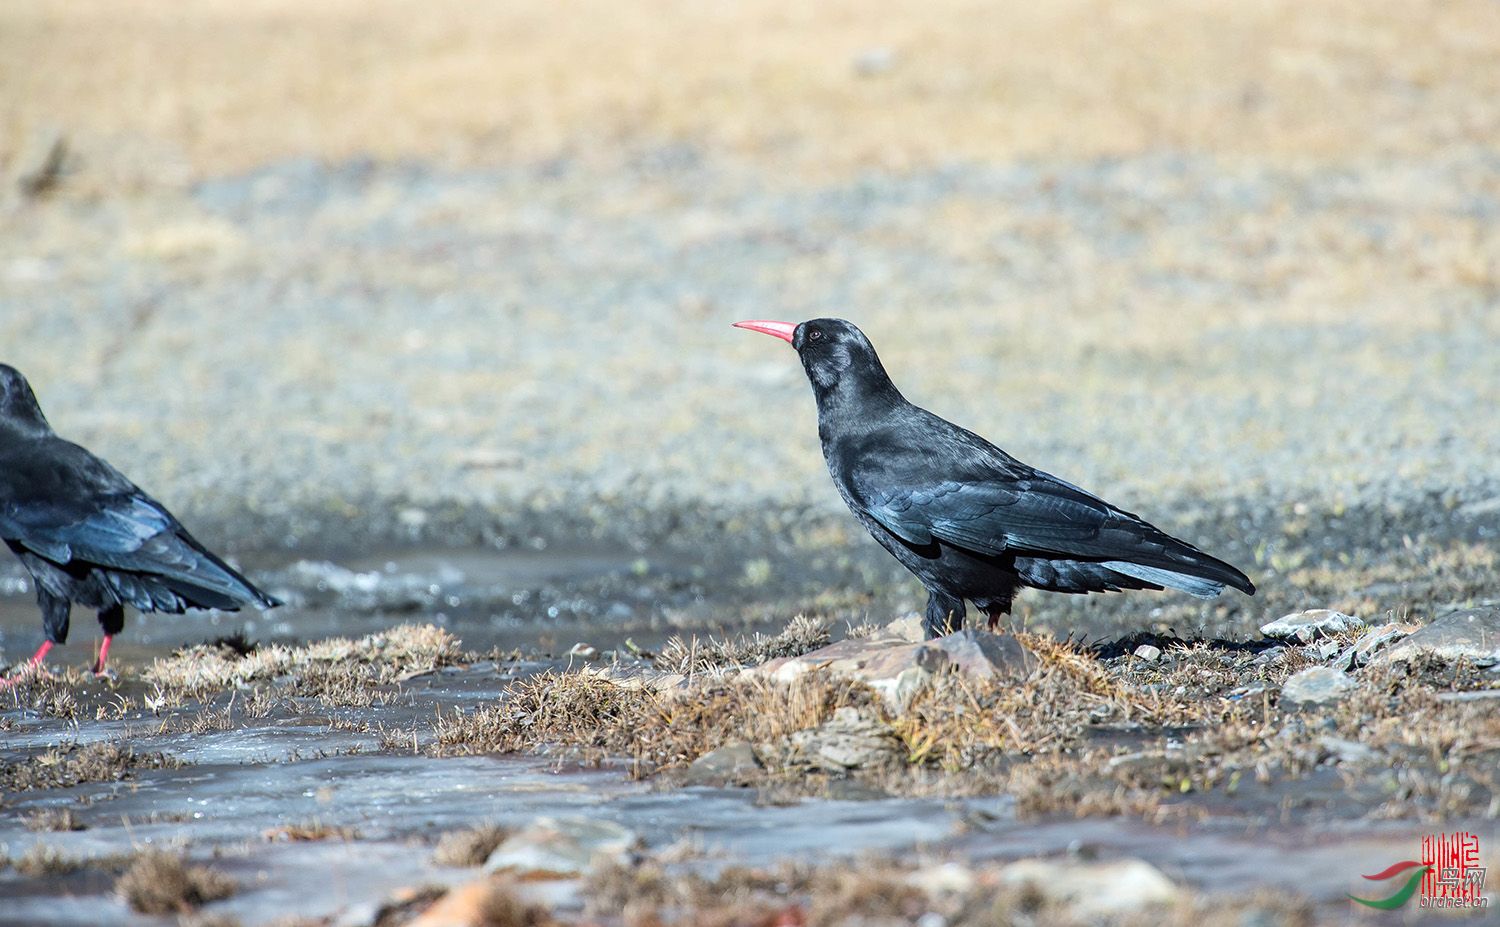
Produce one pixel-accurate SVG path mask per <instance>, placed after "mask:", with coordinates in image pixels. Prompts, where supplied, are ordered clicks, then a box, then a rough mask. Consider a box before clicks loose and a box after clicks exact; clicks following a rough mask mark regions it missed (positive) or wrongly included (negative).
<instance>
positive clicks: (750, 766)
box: [683, 743, 761, 785]
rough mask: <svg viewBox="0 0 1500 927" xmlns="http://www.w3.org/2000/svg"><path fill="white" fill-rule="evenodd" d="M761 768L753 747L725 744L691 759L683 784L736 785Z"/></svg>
mask: <svg viewBox="0 0 1500 927" xmlns="http://www.w3.org/2000/svg"><path fill="white" fill-rule="evenodd" d="M760 769H761V764H760V758H759V757H757V756H756V755H755V748H754V747H752V746H750V745H749V744H747V743H732V744H725V745H724V746H722V747H719V748H718V749H717V750H710V751H709V752H707V753H705V754H703V755H702V756H700V757H698V758H697V759H696V760H693V762H692V765H690V766H689V767H688V768H687V773H686V775H684V776H683V784H684V785H738V784H741V783H743V782H745V781H746V780H747V779H749V778H750V777H751V776H753V775H754V774H755V773H757V772H759V771H760Z"/></svg>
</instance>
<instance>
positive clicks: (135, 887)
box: [115, 850, 238, 914]
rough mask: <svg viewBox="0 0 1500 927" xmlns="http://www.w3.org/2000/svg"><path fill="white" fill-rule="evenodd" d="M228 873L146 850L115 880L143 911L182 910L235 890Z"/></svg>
mask: <svg viewBox="0 0 1500 927" xmlns="http://www.w3.org/2000/svg"><path fill="white" fill-rule="evenodd" d="M237 889H238V886H237V885H236V884H235V882H234V880H233V879H231V878H230V877H229V876H226V875H224V874H223V873H221V872H218V871H217V870H214V869H210V868H208V867H206V866H190V865H188V864H187V862H186V861H185V860H184V859H183V857H182V856H180V855H178V854H174V853H168V852H166V851H164V850H146V851H144V852H142V853H141V854H139V855H138V856H136V858H135V861H134V862H133V863H131V865H130V868H129V869H127V870H125V874H124V875H122V876H120V878H119V880H118V881H117V882H116V883H115V891H117V892H118V893H119V894H120V897H121V898H123V899H124V900H125V902H126V904H128V905H130V907H131V909H132V910H134V911H138V912H140V913H141V914H183V913H187V912H190V911H192V910H194V909H196V908H199V907H202V906H203V905H205V904H208V903H209V902H211V901H220V900H222V899H225V898H228V897H230V896H231V895H233V894H234V893H235V891H236V890H237Z"/></svg>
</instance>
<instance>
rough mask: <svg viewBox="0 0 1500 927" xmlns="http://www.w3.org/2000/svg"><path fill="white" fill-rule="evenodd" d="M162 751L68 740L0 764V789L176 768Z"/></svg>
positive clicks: (109, 778) (175, 761) (61, 785)
mask: <svg viewBox="0 0 1500 927" xmlns="http://www.w3.org/2000/svg"><path fill="white" fill-rule="evenodd" d="M181 765H182V761H181V760H178V759H176V758H175V757H171V756H168V755H166V754H164V753H137V752H136V751H135V750H133V749H132V748H130V747H127V746H125V745H123V744H120V743H92V744H84V745H82V746H80V745H78V744H68V745H66V746H62V747H53V748H51V749H49V750H46V751H44V752H42V753H39V754H36V755H33V756H28V757H26V758H25V759H23V760H21V761H19V762H15V763H6V764H5V765H3V766H0V792H25V791H29V790H32V789H63V788H68V787H70V786H74V785H79V784H80V783H84V782H115V781H119V780H121V779H128V778H130V776H131V774H132V773H133V772H135V771H136V770H140V769H176V768H178V767H180V766H181Z"/></svg>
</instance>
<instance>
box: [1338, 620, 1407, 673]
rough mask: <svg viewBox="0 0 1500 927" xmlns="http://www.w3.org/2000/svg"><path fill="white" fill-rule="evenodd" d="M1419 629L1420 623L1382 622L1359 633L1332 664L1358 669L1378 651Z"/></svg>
mask: <svg viewBox="0 0 1500 927" xmlns="http://www.w3.org/2000/svg"><path fill="white" fill-rule="evenodd" d="M1420 629H1421V626H1420V625H1415V624H1402V623H1400V622H1396V621H1392V622H1390V623H1388V624H1383V625H1381V626H1380V627H1378V628H1371V629H1370V630H1368V631H1366V632H1365V633H1364V634H1362V635H1360V638H1359V640H1357V641H1355V642H1354V644H1353V646H1351V647H1350V648H1349V649H1347V650H1345V651H1344V652H1343V653H1341V654H1339V658H1338V659H1337V660H1334V661H1333V664H1334V665H1335V666H1337V667H1339V668H1340V669H1346V670H1354V669H1359V668H1360V667H1361V666H1364V665H1365V664H1367V663H1369V662H1370V661H1371V660H1372V659H1374V658H1375V655H1376V654H1378V653H1380V651H1382V650H1384V649H1385V648H1387V647H1389V646H1391V645H1392V644H1394V643H1396V642H1397V641H1399V640H1401V639H1402V638H1403V637H1406V636H1407V635H1408V634H1411V633H1412V632H1414V631H1417V630H1420Z"/></svg>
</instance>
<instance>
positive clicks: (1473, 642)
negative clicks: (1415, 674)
mask: <svg viewBox="0 0 1500 927" xmlns="http://www.w3.org/2000/svg"><path fill="white" fill-rule="evenodd" d="M1417 657H1435V658H1437V659H1439V660H1443V661H1446V662H1448V663H1456V662H1458V661H1459V660H1467V661H1469V662H1470V663H1473V664H1475V665H1476V666H1494V665H1496V664H1500V608H1493V607H1490V608H1468V609H1464V610H1463V611H1460V612H1449V613H1448V614H1446V615H1443V616H1442V617H1441V618H1438V619H1437V620H1436V621H1434V622H1433V623H1432V624H1429V625H1428V626H1427V627H1425V628H1423V629H1422V630H1420V631H1418V632H1416V633H1415V634H1412V635H1411V636H1410V637H1408V638H1406V639H1405V640H1403V641H1401V643H1399V644H1397V645H1396V646H1394V647H1392V648H1391V649H1390V650H1387V651H1386V652H1385V653H1384V654H1382V655H1381V657H1380V660H1381V661H1388V662H1392V663H1395V662H1400V661H1402V660H1413V659H1416V658H1417Z"/></svg>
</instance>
